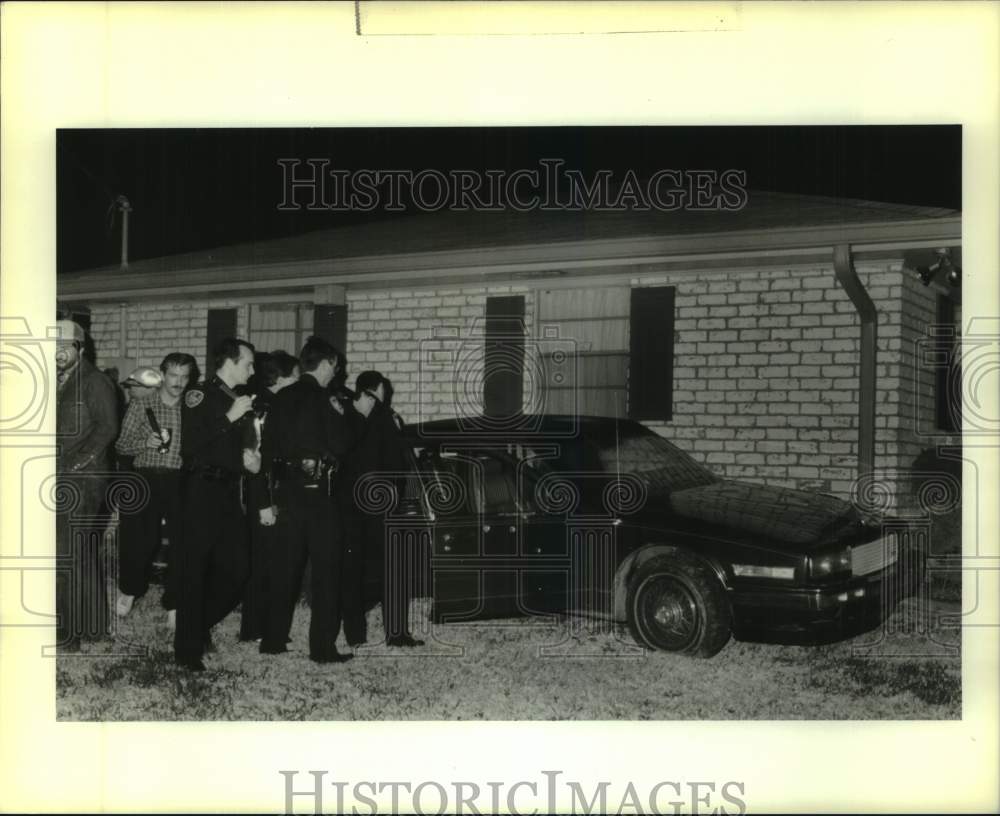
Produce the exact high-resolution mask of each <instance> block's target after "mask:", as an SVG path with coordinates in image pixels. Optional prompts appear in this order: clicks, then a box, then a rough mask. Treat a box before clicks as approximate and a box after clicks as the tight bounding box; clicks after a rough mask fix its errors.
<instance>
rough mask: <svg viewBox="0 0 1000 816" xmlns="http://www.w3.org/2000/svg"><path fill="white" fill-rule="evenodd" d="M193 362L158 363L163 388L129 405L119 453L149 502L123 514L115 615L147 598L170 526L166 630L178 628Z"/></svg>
mask: <svg viewBox="0 0 1000 816" xmlns="http://www.w3.org/2000/svg"><path fill="white" fill-rule="evenodd" d="M197 368H198V367H197V365H196V364H195V361H194V357H192V356H191V355H190V354H181V353H180V352H173V353H171V354H168V355H167V356H166V357H164V358H163V362H161V363H160V385H159V387H157V388H156V389H155V390H153V392H152V393H151V394H149V395H147V396H140V397H136V398H134V399H132V400H130V401H129V404H128V409H127V410H126V411H125V419H124V421H123V422H122V431H121V434H120V435H119V437H118V442H117V443H116V444H115V449H116V450H117V451H118V453H119V454H121V455H122V456H128V457H132V459H133V469H134V471H135V472H136V473H137V474H138V475H139V476H141V477H142V479H143V480H144V481H145V483H146V485H147V487H148V500H147V501H146V502H145V503H143V504H142V505H141V506H139V507H138V508H137V509H136V510H135V511H133V512H131V513H129V512H124V511H120V521H119V525H120V527H119V530H120V538H119V542H118V601H117V603H116V605H115V611H116V612H117V614H118V616H119V617H125V616H126V615H127V614H128V613H129V612H130V611H131V610H132V605H133V603H134V602H135V599H136V598H138V597H141V596H143V595H145V594H146V591H147V590H148V589H149V579H150V577H151V576H152V570H153V558H154V556H155V555H156V551H157V549H158V548H159V546H160V543H161V539H162V534H161V525H162V524H163V523H165V524H166V532H167V539H168V540H169V542H170V549H171V553H170V555H169V556H168V559H167V574H166V580H165V581H164V587H163V596H162V598H161V599H160V603H161V605H162V606H163V608H164V609H166V610H167V625H168V626H171V627H172V626H173V625H174V624H175V617H176V615H175V612H174V610H175V609H176V592H177V562H178V559H177V557H176V555H175V554H176V553H177V552H178V551H179V550H180V549H181V544H180V541H181V523H182V519H183V515H182V505H181V499H182V495H181V465H182V462H181V448H182V445H183V439H184V434H183V430H182V427H181V397H182V396H183V394H184V391H185V389H186V388H187V387H188V383H190V381H191V377H192V376H193V375H194V374H196V372H197Z"/></svg>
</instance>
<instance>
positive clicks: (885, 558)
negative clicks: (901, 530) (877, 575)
mask: <svg viewBox="0 0 1000 816" xmlns="http://www.w3.org/2000/svg"><path fill="white" fill-rule="evenodd" d="M897 558H899V537H898V535H896V534H895V533H891V534H889V535H887V536H885V537H884V538H880V539H878V540H877V541H872V542H870V543H868V544H861V545H859V546H857V547H854V548H852V550H851V572H852V573H853V574H854V575H869V574H870V573H873V572H878V571H879V570H880V569H885V568H886V567H888V566H889V565H890V564H895V563H896V559H897Z"/></svg>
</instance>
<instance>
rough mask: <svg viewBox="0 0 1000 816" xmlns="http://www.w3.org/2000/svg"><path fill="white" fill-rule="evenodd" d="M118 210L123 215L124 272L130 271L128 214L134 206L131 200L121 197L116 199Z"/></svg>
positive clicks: (122, 266)
mask: <svg viewBox="0 0 1000 816" xmlns="http://www.w3.org/2000/svg"><path fill="white" fill-rule="evenodd" d="M115 203H116V204H117V205H118V210H119V212H121V214H122V265H121V268H122V271H124V270H126V269H128V214H129V213H130V212H132V205H131V204H130V203H129V200H128V199H127V198H126V197H125V196H123V195H120V196H118V198H116V199H115Z"/></svg>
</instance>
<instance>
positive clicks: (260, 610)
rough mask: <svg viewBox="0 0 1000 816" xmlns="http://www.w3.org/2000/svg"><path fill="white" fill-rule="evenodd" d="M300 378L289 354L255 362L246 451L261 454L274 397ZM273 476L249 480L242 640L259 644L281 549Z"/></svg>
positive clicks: (278, 353) (253, 476) (255, 476)
mask: <svg viewBox="0 0 1000 816" xmlns="http://www.w3.org/2000/svg"><path fill="white" fill-rule="evenodd" d="M298 378H299V361H298V360H297V359H296V358H295V357H293V356H292V355H291V354H289V353H287V352H285V351H272V352H271V353H270V354H267V353H261V354H258V355H257V356H256V357H255V358H254V375H253V377H251V379H250V382H249V383H248V389H249V391H250V393H251V394H252V395H253V398H254V401H253V410H254V419H253V421H252V422H250V423H247V429H248V431H249V437H248V439H247V440H246V441H245V443H244V447H246V448H248V449H250V450H253V451H255V452H257V453H258V454H259V453H260V445H261V438H262V435H263V429H264V427H265V426H266V424H267V421H268V413H269V412H270V409H271V403H272V402H273V400H274V396H275V395H276V394H277V393H278V392H279V391H281V390H282V389H283V388H284V387H285V386H288V385H291V384H292V383H294V382H295V381H296V380H298ZM273 492H274V491H273V490H272V477H271V473H270V472H269V471H268V470H267V469H265V468H261V471H260V473H255V474H251V475H248V476H247V477H246V503H247V516H248V518H247V521H248V522H249V525H250V577H249V579H248V580H247V585H246V591H245V592H244V594H243V604H242V606H241V609H240V640H241V641H245V642H247V641H259V640H260V639H261V638H263V637H264V627H265V625H266V622H267V608H268V596H269V588H270V583H271V582H270V571H269V563H270V561H271V559H272V558H273V555H272V553H271V550H272V549H273V548H275V547H280V546H281V541H280V540H279V539H277V538H276V536H275V535H274V526H275V522H276V521H277V518H278V510H277V507H276V506H275V504H274V495H273Z"/></svg>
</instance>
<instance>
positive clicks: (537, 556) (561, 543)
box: [517, 451, 572, 615]
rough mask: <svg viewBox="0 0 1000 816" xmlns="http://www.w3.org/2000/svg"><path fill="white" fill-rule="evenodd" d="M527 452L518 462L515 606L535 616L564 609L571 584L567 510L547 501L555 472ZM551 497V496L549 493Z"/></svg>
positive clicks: (558, 504)
mask: <svg viewBox="0 0 1000 816" xmlns="http://www.w3.org/2000/svg"><path fill="white" fill-rule="evenodd" d="M530 457H531V451H527V452H526V453H525V454H524V455H522V457H521V458H520V461H519V468H518V480H517V487H518V496H519V504H520V509H521V514H520V522H521V523H520V527H519V530H518V547H519V551H520V555H521V557H520V567H519V582H518V595H519V597H518V607H519V612H520V613H521V614H527V615H537V614H546V613H555V612H562V611H564V610H565V609H566V606H567V601H568V598H569V592H570V587H571V585H572V575H571V563H570V549H569V541H568V538H567V528H566V515H567V514H566V509H567V508H565V507H564V506H563V505H562V504H561V503H560V502H558V501H555V502H553V501H548V500H546V496H547V495H549V496H550V494H549V488H551V487H552V486H553V484H554V480H553V477H554V476H557V474H554V473H552V472H551V471H549V470H547V469H545V468H543V467H540V465H539V460H538V459H537V458H536V459H532V458H530ZM550 497H551V496H550Z"/></svg>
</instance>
